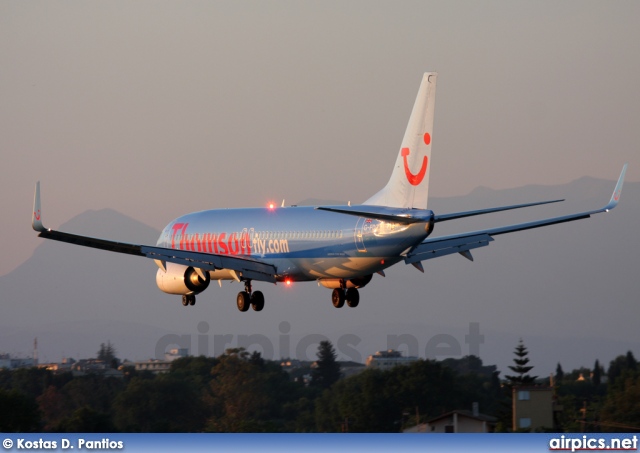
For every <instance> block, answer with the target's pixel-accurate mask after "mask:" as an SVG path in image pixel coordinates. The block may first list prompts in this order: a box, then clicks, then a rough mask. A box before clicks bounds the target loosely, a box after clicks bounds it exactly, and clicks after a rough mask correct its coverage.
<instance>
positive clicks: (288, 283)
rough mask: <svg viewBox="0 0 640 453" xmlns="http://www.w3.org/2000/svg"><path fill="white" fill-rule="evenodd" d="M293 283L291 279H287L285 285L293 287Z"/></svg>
mask: <svg viewBox="0 0 640 453" xmlns="http://www.w3.org/2000/svg"><path fill="white" fill-rule="evenodd" d="M291 283H292V282H291V279H290V278H287V279H285V280H284V284H285V285H286V286H291Z"/></svg>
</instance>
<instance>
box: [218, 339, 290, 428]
mask: <svg viewBox="0 0 640 453" xmlns="http://www.w3.org/2000/svg"><path fill="white" fill-rule="evenodd" d="M296 396H297V392H296V386H295V385H294V384H293V383H292V382H290V381H289V376H288V375H287V374H286V373H285V372H284V371H282V369H281V368H280V366H279V365H278V364H277V363H274V362H267V361H265V360H262V358H261V357H259V356H257V355H255V354H253V355H250V354H249V353H248V352H247V351H245V350H244V349H243V348H237V349H228V350H227V351H226V353H225V354H224V355H222V356H220V357H218V364H217V365H216V366H215V367H214V368H213V379H212V380H211V382H210V385H209V395H208V397H207V399H206V401H207V404H208V409H209V420H208V422H207V429H208V430H210V431H214V432H280V431H283V430H284V426H285V419H284V411H283V407H285V406H287V404H288V403H290V402H292V401H293V400H294V398H295V397H296ZM289 408H290V406H289Z"/></svg>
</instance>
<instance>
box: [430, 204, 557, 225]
mask: <svg viewBox="0 0 640 453" xmlns="http://www.w3.org/2000/svg"><path fill="white" fill-rule="evenodd" d="M561 201H564V200H551V201H538V202H536V203H525V204H514V205H511V206H500V207H498V208H489V209H478V210H475V211H465V212H454V213H451V214H440V215H437V216H435V217H434V218H433V221H434V222H444V221H445V220H453V219H462V218H464V217H472V216H476V215H483V214H490V213H492V212H501V211H510V210H512V209H521V208H528V207H531V206H539V205H542V204H550V203H559V202H561Z"/></svg>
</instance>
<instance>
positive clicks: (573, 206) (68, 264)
mask: <svg viewBox="0 0 640 453" xmlns="http://www.w3.org/2000/svg"><path fill="white" fill-rule="evenodd" d="M613 186H614V182H613V181H604V180H598V179H593V178H581V179H579V180H576V181H573V182H571V183H569V184H566V185H561V186H526V187H520V188H515V189H510V190H500V191H496V190H492V189H488V188H478V189H476V190H474V191H473V192H472V193H470V194H469V195H468V196H465V197H455V198H434V199H433V200H431V202H430V208H432V209H434V210H435V211H436V212H437V213H445V212H452V211H456V210H466V209H474V208H482V207H492V206H499V205H503V204H513V203H524V202H529V201H538V200H545V199H556V198H562V197H566V198H567V201H565V202H563V203H557V204H554V205H546V206H540V207H535V208H529V209H525V210H521V211H511V212H506V213H499V214H492V215H487V216H484V217H482V218H472V219H462V220H458V221H452V222H444V223H442V224H438V225H436V228H435V231H434V233H433V234H434V236H439V235H446V234H451V233H453V232H459V231H466V230H471V229H477V228H484V227H488V226H494V225H502V224H510V223H518V222H521V221H527V220H531V219H535V218H540V217H546V216H553V215H557V214H560V213H569V212H577V211H580V210H583V209H589V208H594V207H598V206H601V205H604V204H605V203H606V202H607V201H608V197H609V195H610V193H611V191H612V190H613ZM639 200H640V183H629V182H627V183H625V187H624V191H623V194H622V200H621V203H620V205H619V206H618V207H617V208H616V209H615V210H614V211H612V212H611V213H609V214H599V215H597V216H595V217H593V218H592V219H590V220H581V221H577V222H574V223H571V224H568V225H555V226H551V227H547V228H543V229H539V230H533V231H526V232H519V233H513V234H509V235H505V236H500V237H496V240H495V242H493V243H492V244H491V245H490V246H489V247H486V248H483V249H478V250H475V251H474V252H473V255H474V257H475V262H473V263H471V262H469V261H468V260H466V259H463V258H462V257H460V256H458V255H455V256H448V257H443V258H440V259H437V260H432V261H427V262H425V263H424V266H425V274H424V275H423V274H421V273H419V272H417V271H416V270H415V269H414V268H413V267H412V266H405V265H404V264H402V263H400V264H398V265H396V266H394V267H392V268H390V269H389V270H388V271H387V272H386V274H387V276H386V278H384V279H383V278H382V277H380V276H378V275H376V276H374V279H373V280H372V282H371V283H370V284H369V286H367V287H366V288H364V289H363V290H362V291H361V297H362V299H361V303H360V306H359V307H358V308H357V309H349V308H348V307H345V308H342V309H340V310H337V309H335V308H334V307H333V306H332V305H331V302H330V291H329V290H327V289H325V288H318V287H317V286H316V285H314V284H312V283H307V284H294V285H292V286H291V287H284V286H282V285H278V286H275V285H271V284H267V283H256V284H254V287H255V288H256V289H258V288H259V289H260V290H262V291H263V292H264V293H265V296H266V301H267V302H266V307H265V310H264V311H263V312H260V313H256V312H253V311H249V312H247V313H240V312H239V311H238V310H237V309H236V307H235V294H236V293H237V292H238V291H239V290H241V288H242V287H241V285H238V284H237V283H229V282H225V283H224V284H223V285H222V287H221V288H219V287H218V286H217V285H216V284H215V283H213V284H212V285H211V287H210V288H209V289H208V290H207V291H206V292H205V293H203V294H201V295H200V296H198V303H197V304H196V306H194V307H183V306H182V305H181V303H180V298H179V297H177V296H170V295H166V294H164V293H162V292H160V291H159V290H158V289H157V287H156V285H155V273H156V271H157V267H156V266H155V264H154V263H153V261H151V260H147V259H144V258H139V257H130V256H123V255H118V254H115V253H108V252H104V251H99V250H93V249H87V248H82V247H76V246H72V245H69V244H63V243H57V242H53V241H45V240H43V241H42V244H41V245H40V246H38V248H37V249H36V251H35V253H34V254H33V256H32V257H31V258H29V259H28V260H27V261H26V262H25V263H23V264H22V265H20V266H19V267H18V268H16V269H15V270H14V271H12V272H11V273H9V274H7V275H5V276H2V277H0V306H1V307H2V308H1V311H0V313H1V316H0V352H9V353H12V354H23V355H31V348H32V344H33V339H34V338H35V337H38V344H39V356H40V360H41V361H45V360H48V361H59V360H60V359H61V358H62V357H64V356H72V357H75V358H78V357H89V356H94V355H95V353H96V351H97V350H98V349H99V346H100V343H103V342H106V341H107V340H109V341H111V342H112V343H113V344H114V345H115V347H116V349H117V352H118V356H119V357H121V358H128V359H131V360H142V359H146V358H150V357H154V356H157V355H161V352H162V351H164V349H165V348H167V347H169V346H170V345H171V344H175V345H180V346H183V347H185V346H186V347H189V348H190V350H191V352H192V353H193V354H219V353H221V352H223V351H224V349H225V348H228V347H236V346H243V345H244V346H249V347H250V348H255V349H257V350H261V351H263V352H264V355H265V356H266V357H267V358H279V357H281V356H298V358H301V359H305V358H311V359H313V358H314V357H315V352H316V347H317V343H318V342H319V341H321V340H322V339H325V338H328V339H330V340H331V341H332V342H333V343H334V345H336V349H337V352H338V353H339V355H341V356H342V357H343V358H346V359H354V360H358V361H364V360H365V359H366V357H367V356H368V355H370V354H372V353H373V352H375V351H376V350H381V349H388V348H389V347H398V348H399V349H401V350H404V351H407V352H410V353H411V354H414V352H415V351H417V355H419V356H421V357H424V356H425V354H426V355H432V354H434V353H438V352H439V353H440V354H444V355H442V356H440V357H439V358H444V356H445V355H450V356H458V357H459V356H461V355H466V354H469V353H473V352H474V350H473V347H477V348H478V349H479V353H480V356H481V358H482V359H483V361H484V362H485V363H487V364H497V365H498V367H499V369H501V370H502V371H503V374H504V371H506V369H507V368H506V367H507V366H508V365H510V364H511V363H512V358H513V349H514V347H515V346H516V344H517V343H518V340H519V339H520V338H523V340H524V342H525V345H526V346H527V348H528V349H529V351H530V355H529V356H530V359H531V361H532V364H533V365H534V366H535V367H536V368H535V369H534V371H535V374H537V375H540V376H544V375H546V374H548V373H549V372H551V371H553V370H554V369H555V366H556V363H557V362H561V363H562V365H563V368H564V369H565V370H570V369H572V368H576V367H579V366H592V365H593V362H594V361H595V359H600V361H601V363H604V364H608V362H609V361H610V360H612V359H613V358H614V357H615V356H616V355H618V354H622V353H625V352H626V351H627V350H629V349H630V350H634V351H636V353H637V352H638V351H640V336H638V334H637V331H638V328H637V319H640V306H639V304H638V296H637V295H638V294H640V279H638V265H637V264H636V262H637V256H638V255H639V252H640V241H638V240H637V238H636V236H635V226H636V225H638V224H639V223H640V222H639V221H640V201H639ZM60 229H62V230H65V231H70V232H76V233H80V234H89V235H92V236H96V237H106V238H112V239H118V240H123V241H130V242H139V243H146V244H155V241H156V238H157V237H158V236H159V231H157V230H154V229H152V228H150V227H148V226H146V225H144V224H142V223H140V222H138V221H136V220H134V219H131V218H129V217H126V216H124V215H122V214H119V213H118V212H116V211H112V210H101V211H87V212H85V213H83V214H81V215H79V216H77V217H75V218H73V219H71V220H70V221H69V222H68V223H67V224H65V225H63V226H62V227H60ZM34 234H35V233H34ZM474 326H477V327H475V328H477V330H478V332H477V333H476V334H473V333H472V332H470V329H473V328H474ZM474 335H475V337H474ZM478 335H479V336H478ZM473 338H476V340H477V341H481V342H479V343H477V345H476V346H473V345H470V344H468V341H472V342H473V341H476V340H474V339H473Z"/></svg>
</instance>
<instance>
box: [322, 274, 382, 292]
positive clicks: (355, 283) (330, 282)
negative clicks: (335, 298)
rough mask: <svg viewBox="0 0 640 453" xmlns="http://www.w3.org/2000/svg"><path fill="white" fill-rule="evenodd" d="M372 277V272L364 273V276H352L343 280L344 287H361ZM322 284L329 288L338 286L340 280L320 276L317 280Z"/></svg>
mask: <svg viewBox="0 0 640 453" xmlns="http://www.w3.org/2000/svg"><path fill="white" fill-rule="evenodd" d="M372 278H373V274H369V275H365V276H364V277H358V278H352V279H350V280H345V281H344V282H345V287H346V288H362V287H364V286H366V285H367V283H369V282H370V281H371V279H372ZM318 281H319V282H320V284H321V285H322V286H324V287H325V288H329V289H335V288H340V282H341V281H342V280H341V279H339V278H322V279H320V280H318Z"/></svg>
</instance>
